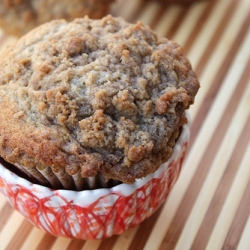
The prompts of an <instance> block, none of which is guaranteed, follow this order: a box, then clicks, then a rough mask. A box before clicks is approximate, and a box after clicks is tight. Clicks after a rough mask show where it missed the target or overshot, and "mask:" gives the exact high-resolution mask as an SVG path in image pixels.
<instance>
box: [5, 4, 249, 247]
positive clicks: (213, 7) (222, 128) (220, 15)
mask: <svg viewBox="0 0 250 250" xmlns="http://www.w3.org/2000/svg"><path fill="white" fill-rule="evenodd" d="M110 13H112V14H113V15H115V16H123V17H124V18H126V19H127V20H128V21H130V22H136V21H137V20H141V21H143V22H144V23H146V24H149V25H150V26H151V27H152V28H153V29H154V30H155V31H156V32H157V33H158V34H159V35H162V36H166V37H168V38H170V39H173V40H175V41H177V42H178V43H179V44H180V45H182V46H183V48H184V51H185V54H186V55H187V56H188V57H189V59H190V61H191V63H192V65H193V67H194V69H195V71H196V72H197V75H198V77H199V79H200V82H201V89H200V91H199V94H198V96H197V98H196V102H195V105H194V106H193V107H191V109H190V114H191V118H192V121H193V123H192V127H191V144H190V148H189V153H188V156H187V159H186V161H185V164H184V168H183V171H182V173H181V175H180V177H179V180H178V182H177V183H176V185H175V187H174V189H173V191H172V192H171V194H170V196H169V198H168V200H167V201H166V202H165V203H164V204H163V205H162V206H161V207H160V208H159V209H158V210H157V212H156V213H155V214H153V215H152V216H151V217H150V218H149V219H147V220H146V221H144V222H143V223H142V224H141V225H140V226H138V227H136V228H133V229H130V230H129V231H127V232H125V233H124V234H122V235H120V236H113V237H111V238H109V239H106V240H103V241H102V240H97V241H81V240H71V239H65V238H56V237H54V236H51V235H48V234H46V233H45V232H43V231H41V230H39V229H36V228H35V227H33V226H32V225H31V224H30V223H29V222H27V221H26V220H25V219H24V218H23V217H22V216H21V215H20V214H19V213H18V212H16V211H14V210H13V209H12V208H11V207H10V205H9V204H8V203H7V202H6V200H5V198H4V197H3V196H2V195H1V194H0V250H5V249H6V250H19V249H20V250H31V249H34V250H35V249H36V250H43V249H44V250H49V249H51V250H52V249H53V250H71V249H72V250H80V249H81V250H116V249H118V250H135V249H136V250H140V249H145V250H158V249H159V250H172V249H176V250H177V249H178V250H186V249H187V250H188V249H192V250H202V249H207V250H217V249H223V250H227V249H228V250H234V249H239V250H249V249H250V80H249V76H250V74H249V72H250V29H249V26H250V1H249V0H210V1H209V0H208V1H200V2H197V3H195V4H192V5H186V6H181V5H168V6H161V5H160V4H159V3H157V2H156V1H144V0H117V2H116V3H115V4H114V5H113V6H112V8H111V10H110ZM15 39H16V38H15V37H8V36H6V35H5V34H4V33H3V32H2V31H1V30H0V50H2V49H4V47H5V46H6V45H7V44H9V43H11V42H13V41H15Z"/></svg>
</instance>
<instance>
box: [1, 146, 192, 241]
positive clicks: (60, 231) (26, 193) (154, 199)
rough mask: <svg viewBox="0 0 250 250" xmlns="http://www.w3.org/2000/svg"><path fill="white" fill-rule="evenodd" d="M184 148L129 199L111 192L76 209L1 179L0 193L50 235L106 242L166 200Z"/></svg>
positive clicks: (63, 200) (59, 197)
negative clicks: (157, 174) (103, 240)
mask: <svg viewBox="0 0 250 250" xmlns="http://www.w3.org/2000/svg"><path fill="white" fill-rule="evenodd" d="M187 144H188V143H187V142H185V143H184V144H183V145H182V150H181V153H180V154H179V157H177V159H175V160H174V161H172V162H170V163H169V165H168V166H166V168H165V170H164V171H163V172H162V174H161V175H160V176H159V177H157V178H153V179H152V180H150V181H149V182H148V183H146V184H145V185H144V186H142V187H140V188H138V189H137V190H136V191H135V192H134V193H132V194H131V195H129V196H125V195H123V194H122V193H118V192H115V191H112V189H111V192H110V193H108V194H107V195H104V196H102V197H100V198H98V199H97V200H95V201H94V202H92V203H91V204H89V205H87V206H80V205H79V202H78V204H76V203H74V201H73V200H71V199H69V198H68V197H67V196H66V197H64V196H63V195H62V192H58V191H56V190H55V191H54V192H52V193H51V194H52V195H49V196H45V195H44V194H42V193H39V192H38V191H37V190H36V187H35V185H32V184H31V188H27V187H24V186H22V185H17V184H15V183H12V182H11V181H10V180H4V179H1V178H0V191H1V192H2V193H3V194H4V195H5V196H6V197H7V199H8V200H9V202H10V204H11V205H12V206H13V207H14V208H15V209H17V210H18V211H19V212H21V213H22V214H23V215H24V216H25V217H26V218H27V219H28V220H29V221H30V222H32V223H33V224H34V225H35V226H37V227H38V228H40V229H43V230H45V231H46V232H48V233H50V234H53V235H55V236H63V237H70V238H78V239H84V240H86V239H103V238H107V237H110V236H111V235H114V234H121V233H122V232H124V231H126V230H127V229H128V228H131V227H135V226H137V225H138V224H139V223H141V222H142V221H143V220H145V219H146V218H148V217H149V216H150V215H151V214H152V213H153V212H155V210H156V209H157V208H158V207H159V206H160V205H161V204H162V203H163V202H164V201H165V200H166V198H167V196H168V194H169V192H170V190H171V189H172V187H173V185H174V183H175V182H176V180H177V179H178V176H179V173H180V170H181V167H182V164H183V160H184V158H185V154H186V150H187ZM82 192H84V191H82Z"/></svg>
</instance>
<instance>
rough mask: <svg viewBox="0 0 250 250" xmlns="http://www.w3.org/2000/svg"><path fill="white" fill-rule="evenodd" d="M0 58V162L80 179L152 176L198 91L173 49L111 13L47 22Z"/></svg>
mask: <svg viewBox="0 0 250 250" xmlns="http://www.w3.org/2000/svg"><path fill="white" fill-rule="evenodd" d="M0 58H1V59H0V110H1V112H0V155H1V157H3V158H4V159H5V160H6V161H8V162H10V163H11V164H14V165H21V166H23V167H24V168H26V169H31V168H39V169H43V168H46V167H50V168H51V169H52V171H54V172H58V171H65V172H66V173H68V174H69V175H72V176H73V175H75V174H76V173H78V172H80V173H81V176H82V178H87V177H94V176H96V175H97V174H100V175H102V176H103V177H104V178H105V179H106V180H108V179H114V180H119V181H122V182H124V183H133V182H134V181H135V179H137V178H142V177H144V176H146V175H148V174H149V173H152V172H154V171H156V170H157V169H158V168H159V166H160V165H161V164H162V163H164V162H166V161H167V160H168V159H169V158H170V157H171V155H172V152H173V147H174V145H175V140H176V138H177V137H178V135H179V131H180V128H181V126H182V125H183V124H184V123H185V122H186V117H185V110H186V109H188V108H189V106H190V105H191V104H192V103H193V102H194V98H195V95H196V93H197V91H198V89H199V82H198V80H197V77H196V75H195V73H194V71H193V70H192V68H191V65H190V62H189V61H188V59H187V58H186V57H185V56H184V55H183V52H182V49H181V47H180V46H179V45H178V44H177V43H175V42H173V41H170V40H168V39H166V38H160V37H158V36H157V35H156V34H155V33H154V32H153V31H152V30H151V29H150V28H149V27H148V26H145V25H143V24H142V23H141V22H137V23H136V24H130V23H127V22H126V21H124V20H123V19H122V18H114V17H112V16H107V17H104V18H103V19H101V20H92V19H89V18H88V17H85V18H82V19H75V20H74V21H73V22H66V21H64V20H60V21H59V20H57V21H52V22H50V23H47V24H44V25H42V26H40V27H38V28H36V29H34V30H33V31H32V32H30V33H28V34H27V35H26V36H24V37H22V38H21V39H20V40H19V41H17V42H16V43H15V44H13V45H12V46H10V47H8V48H7V49H6V50H5V51H4V52H3V54H2V55H1V57H0Z"/></svg>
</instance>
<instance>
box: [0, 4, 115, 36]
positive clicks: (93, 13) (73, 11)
mask: <svg viewBox="0 0 250 250" xmlns="http://www.w3.org/2000/svg"><path fill="white" fill-rule="evenodd" d="M112 2H114V0H46V1H44V0H17V1H16V0H4V1H0V26H1V28H2V29H3V30H4V31H5V32H6V33H8V34H11V35H15V36H22V35H24V34H25V33H27V32H28V31H30V30H31V29H33V28H35V27H36V26H38V25H40V24H43V23H45V22H48V21H51V20H54V19H61V18H64V19H66V20H68V21H71V20H73V19H75V18H77V17H84V16H85V15H88V16H89V17H90V18H101V17H103V16H105V15H106V14H107V13H108V10H109V6H110V4H111V3H112Z"/></svg>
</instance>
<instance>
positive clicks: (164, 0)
mask: <svg viewBox="0 0 250 250" xmlns="http://www.w3.org/2000/svg"><path fill="white" fill-rule="evenodd" d="M147 1H150V0H147ZM158 1H159V2H161V3H163V4H168V3H171V4H190V3H194V2H200V1H204V0H158Z"/></svg>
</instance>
